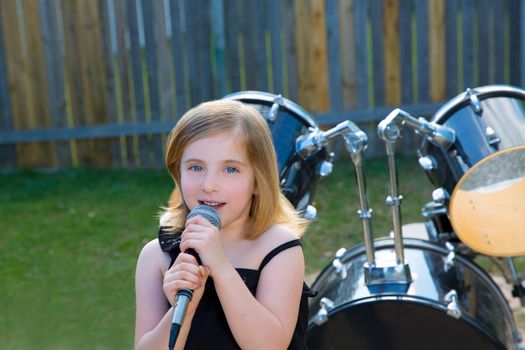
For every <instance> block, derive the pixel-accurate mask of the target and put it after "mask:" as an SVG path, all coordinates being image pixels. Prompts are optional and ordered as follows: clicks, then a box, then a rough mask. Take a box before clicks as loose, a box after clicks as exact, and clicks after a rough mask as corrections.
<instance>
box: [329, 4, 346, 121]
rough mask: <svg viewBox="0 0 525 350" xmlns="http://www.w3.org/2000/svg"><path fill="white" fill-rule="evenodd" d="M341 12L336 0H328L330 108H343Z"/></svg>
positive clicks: (338, 109) (337, 109) (333, 109)
mask: <svg viewBox="0 0 525 350" xmlns="http://www.w3.org/2000/svg"><path fill="white" fill-rule="evenodd" d="M339 28H340V26H339V13H338V6H337V1H336V0H326V30H327V36H328V39H327V46H328V82H329V84H328V85H329V95H330V109H331V110H332V111H340V110H342V109H343V101H342V95H341V64H340V62H341V54H340V50H339V43H340V36H339Z"/></svg>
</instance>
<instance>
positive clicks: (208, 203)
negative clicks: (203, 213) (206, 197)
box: [202, 202, 220, 207]
mask: <svg viewBox="0 0 525 350" xmlns="http://www.w3.org/2000/svg"><path fill="white" fill-rule="evenodd" d="M202 203H204V204H206V205H209V206H212V207H216V206H218V205H219V204H220V203H218V202H202Z"/></svg>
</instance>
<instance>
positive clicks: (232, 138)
mask: <svg viewBox="0 0 525 350" xmlns="http://www.w3.org/2000/svg"><path fill="white" fill-rule="evenodd" d="M180 170H181V180H180V182H181V192H182V196H183V198H184V201H185V203H186V205H187V206H188V208H189V209H190V210H191V209H193V208H195V207H196V206H197V205H199V204H207V205H211V206H213V207H214V208H215V209H216V210H217V211H218V212H219V214H220V216H221V221H222V227H223V228H224V227H226V226H227V225H229V224H231V223H233V222H238V223H239V224H244V223H245V222H246V220H247V219H248V216H249V213H250V207H251V202H252V195H253V194H254V193H255V177H254V171H253V168H252V166H251V164H250V163H249V161H248V158H247V156H246V150H245V147H244V141H243V137H242V136H241V133H240V132H238V131H235V130H234V131H231V132H224V133H220V134H217V135H212V136H207V137H204V138H202V139H199V140H197V141H193V142H191V143H190V144H189V145H188V146H186V149H185V150H184V152H183V153H182V159H181V169H180Z"/></svg>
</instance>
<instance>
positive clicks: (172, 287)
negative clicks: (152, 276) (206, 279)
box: [163, 280, 201, 294]
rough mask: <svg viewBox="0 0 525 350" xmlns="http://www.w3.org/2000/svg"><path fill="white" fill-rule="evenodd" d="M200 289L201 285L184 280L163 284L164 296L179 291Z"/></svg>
mask: <svg viewBox="0 0 525 350" xmlns="http://www.w3.org/2000/svg"><path fill="white" fill-rule="evenodd" d="M200 287H201V283H200V282H198V283H193V282H190V281H184V280H176V281H171V282H168V283H164V286H163V289H164V291H165V293H166V294H176V293H177V292H178V291H180V290H181V289H191V290H195V289H199V288H200Z"/></svg>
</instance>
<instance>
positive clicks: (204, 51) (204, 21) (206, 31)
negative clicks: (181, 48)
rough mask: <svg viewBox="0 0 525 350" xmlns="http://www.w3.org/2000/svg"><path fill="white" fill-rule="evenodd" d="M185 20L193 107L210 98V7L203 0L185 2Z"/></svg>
mask: <svg viewBox="0 0 525 350" xmlns="http://www.w3.org/2000/svg"><path fill="white" fill-rule="evenodd" d="M184 6H185V18H186V25H187V26H186V28H185V30H186V31H187V34H186V35H188V40H187V41H186V45H187V49H188V76H189V84H190V94H191V96H190V101H191V105H192V106H194V105H196V104H198V103H200V102H203V101H207V100H209V99H211V97H212V91H213V90H212V88H211V87H210V82H211V81H212V76H211V60H210V59H211V56H210V30H211V28H210V6H209V2H207V1H204V0H198V1H195V0H194V1H185V2H184Z"/></svg>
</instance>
